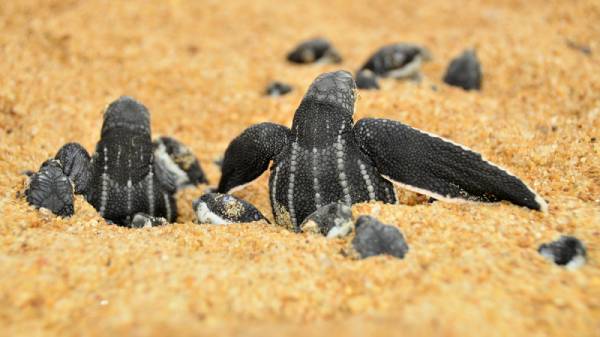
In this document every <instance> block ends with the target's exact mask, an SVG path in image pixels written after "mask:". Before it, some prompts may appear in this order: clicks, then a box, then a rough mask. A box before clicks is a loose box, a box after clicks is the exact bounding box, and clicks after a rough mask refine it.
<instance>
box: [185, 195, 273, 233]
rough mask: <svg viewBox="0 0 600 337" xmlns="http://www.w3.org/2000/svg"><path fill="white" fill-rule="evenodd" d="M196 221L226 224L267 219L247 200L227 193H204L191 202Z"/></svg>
mask: <svg viewBox="0 0 600 337" xmlns="http://www.w3.org/2000/svg"><path fill="white" fill-rule="evenodd" d="M192 207H193V209H194V212H195V213H196V220H197V222H198V223H201V224H205V223H209V224H214V225H227V224H232V223H242V222H254V221H259V220H264V221H265V222H268V220H267V219H266V218H265V217H264V216H263V215H262V213H261V212H260V211H259V210H258V209H257V208H256V207H254V205H252V204H250V203H249V202H247V201H244V200H242V199H239V198H236V197H234V196H233V195H229V194H220V193H206V194H204V195H202V196H201V197H200V198H198V199H196V200H195V201H194V202H193V203H192Z"/></svg>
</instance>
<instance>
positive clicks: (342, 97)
mask: <svg viewBox="0 0 600 337" xmlns="http://www.w3.org/2000/svg"><path fill="white" fill-rule="evenodd" d="M304 100H315V101H318V102H320V103H324V104H330V105H334V106H337V107H340V108H342V110H343V111H344V112H348V113H349V114H350V115H352V114H353V113H354V102H355V101H356V83H354V79H353V78H352V75H351V74H350V73H349V72H347V71H345V70H338V71H334V72H330V73H324V74H321V75H319V76H318V77H317V78H316V79H315V80H314V81H313V83H312V84H311V85H310V87H309V88H308V91H307V92H306V95H305V96H304V99H303V101H304Z"/></svg>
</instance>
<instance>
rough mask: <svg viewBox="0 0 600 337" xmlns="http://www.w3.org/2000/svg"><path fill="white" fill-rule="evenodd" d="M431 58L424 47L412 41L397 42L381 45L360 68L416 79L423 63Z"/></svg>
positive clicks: (381, 75) (385, 75) (395, 76)
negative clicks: (411, 42)
mask: <svg viewBox="0 0 600 337" xmlns="http://www.w3.org/2000/svg"><path fill="white" fill-rule="evenodd" d="M430 59H431V53H430V52H429V51H428V50H427V49H426V48H424V47H422V46H419V45H416V44H410V43H396V44H390V45H386V46H383V47H381V48H380V49H379V50H377V51H376V52H375V53H373V55H371V57H369V59H367V61H366V62H365V64H364V65H363V66H362V67H361V68H360V71H364V70H370V71H371V72H373V74H375V75H376V76H380V77H391V78H396V79H405V78H410V79H415V80H419V79H420V76H421V73H420V71H421V64H422V63H423V62H424V61H429V60H430Z"/></svg>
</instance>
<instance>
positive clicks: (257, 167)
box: [217, 123, 290, 193]
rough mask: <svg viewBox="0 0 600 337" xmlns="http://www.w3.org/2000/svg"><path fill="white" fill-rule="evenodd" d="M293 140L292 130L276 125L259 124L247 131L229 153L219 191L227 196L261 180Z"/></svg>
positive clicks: (231, 146) (224, 159)
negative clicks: (260, 177)
mask: <svg viewBox="0 0 600 337" xmlns="http://www.w3.org/2000/svg"><path fill="white" fill-rule="evenodd" d="M289 138H290V129H288V128H286V127H285V126H282V125H278V124H273V123H261V124H256V125H253V126H251V127H249V128H247V129H246V130H244V132H242V134H241V135H239V136H238V137H236V138H235V139H234V140H233V141H231V144H229V146H228V147H227V150H225V157H224V158H223V167H222V169H221V180H220V181H219V187H218V189H217V191H218V192H219V193H227V192H228V191H229V190H231V189H232V188H234V187H236V186H240V185H243V184H246V183H249V182H251V181H252V180H254V179H256V178H258V177H259V176H260V175H261V174H262V173H263V172H264V171H265V170H266V169H267V168H268V167H269V162H270V161H271V160H273V159H274V158H275V157H276V156H277V155H278V154H279V153H281V152H282V151H283V150H284V149H285V148H286V147H287V146H288V144H289Z"/></svg>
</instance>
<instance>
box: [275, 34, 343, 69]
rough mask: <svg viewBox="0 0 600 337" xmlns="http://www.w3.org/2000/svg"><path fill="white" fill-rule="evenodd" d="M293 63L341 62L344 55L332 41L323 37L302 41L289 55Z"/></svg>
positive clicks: (289, 59)
mask: <svg viewBox="0 0 600 337" xmlns="http://www.w3.org/2000/svg"><path fill="white" fill-rule="evenodd" d="M287 59H288V61H290V62H293V63H313V62H320V63H340V62H342V57H341V56H340V54H339V53H338V51H337V50H335V48H333V46H332V45H331V43H330V42H329V41H328V40H326V39H323V38H316V39H311V40H307V41H304V42H302V43H300V44H299V45H298V46H296V48H294V50H292V51H291V52H290V53H289V54H288V55H287Z"/></svg>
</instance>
